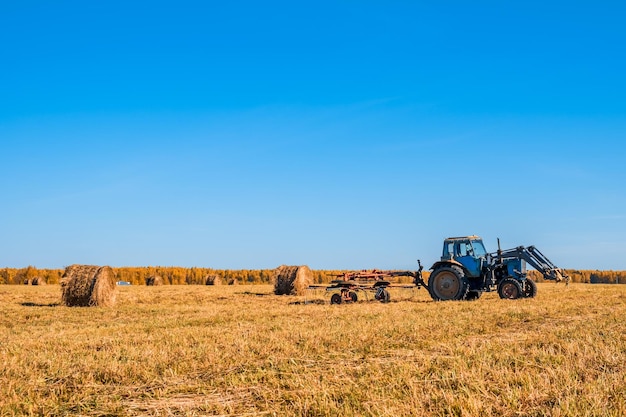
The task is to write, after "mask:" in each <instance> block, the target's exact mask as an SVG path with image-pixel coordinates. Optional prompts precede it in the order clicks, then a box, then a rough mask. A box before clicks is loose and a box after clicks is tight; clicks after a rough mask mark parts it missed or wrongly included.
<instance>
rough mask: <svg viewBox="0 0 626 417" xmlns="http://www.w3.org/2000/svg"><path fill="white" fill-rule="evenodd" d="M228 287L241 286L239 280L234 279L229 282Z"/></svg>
mask: <svg viewBox="0 0 626 417" xmlns="http://www.w3.org/2000/svg"><path fill="white" fill-rule="evenodd" d="M228 285H239V280H238V279H237V278H233V279H231V280H230V281H228Z"/></svg>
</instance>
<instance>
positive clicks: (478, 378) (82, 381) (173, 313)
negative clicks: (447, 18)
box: [0, 283, 626, 417]
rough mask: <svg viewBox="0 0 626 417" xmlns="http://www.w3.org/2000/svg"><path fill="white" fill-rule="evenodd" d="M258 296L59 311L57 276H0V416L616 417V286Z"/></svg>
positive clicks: (619, 370) (620, 365) (622, 341)
mask: <svg viewBox="0 0 626 417" xmlns="http://www.w3.org/2000/svg"><path fill="white" fill-rule="evenodd" d="M272 291H273V288H272V287H271V286H269V285H268V286H254V287H253V286H244V285H240V286H236V287H228V286H160V287H155V288H151V289H147V288H146V287H145V286H131V287H120V288H119V289H118V292H119V294H118V304H117V306H116V307H114V308H90V309H73V308H67V307H64V306H62V305H60V300H59V287H58V286H57V285H48V286H45V287H38V286H34V287H33V286H28V287H27V286H0V415H3V416H13V415H15V416H17V415H44V416H48V415H49V416H52V415H84V416H102V415H108V416H118V415H119V416H127V415H130V416H134V415H155V416H157V415H158V416H169V415H189V416H198V415H229V416H233V415H234V416H244V415H251V416H252V415H276V416H337V415H341V416H478V415H481V416H554V417H557V416H558V417H565V416H615V417H617V416H623V415H626V335H625V331H624V330H625V329H624V316H625V312H626V308H625V305H626V286H616V285H613V286H610V285H584V284H571V285H570V286H569V287H568V288H565V287H564V286H563V285H559V286H557V285H554V284H552V283H550V284H539V294H538V296H537V298H535V299H525V300H516V301H503V300H500V299H499V298H498V297H497V295H495V294H486V295H485V296H483V298H481V299H480V300H479V301H475V302H440V303H435V302H432V301H430V298H429V297H428V295H427V294H426V292H425V291H424V290H421V291H411V290H401V289H396V290H392V302H391V303H389V304H380V303H377V302H373V301H364V302H359V303H356V304H346V305H339V306H330V305H328V304H327V303H326V304H319V303H318V302H317V301H319V300H324V301H326V302H328V294H326V293H325V292H323V291H318V292H317V293H312V294H309V295H308V296H307V298H305V297H284V296H275V295H273V294H272ZM360 299H362V300H365V297H364V296H362V297H360ZM370 299H371V297H370ZM305 301H307V303H305Z"/></svg>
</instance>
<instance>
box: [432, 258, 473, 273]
mask: <svg viewBox="0 0 626 417" xmlns="http://www.w3.org/2000/svg"><path fill="white" fill-rule="evenodd" d="M452 265H455V266H458V267H459V268H461V269H463V272H467V271H466V270H465V267H464V266H463V264H462V263H461V262H457V261H455V260H454V259H449V260H445V261H437V262H435V263H434V264H433V266H431V267H430V269H431V271H434V270H435V269H437V268H439V267H441V266H452Z"/></svg>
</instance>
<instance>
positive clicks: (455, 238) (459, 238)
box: [446, 235, 482, 240]
mask: <svg viewBox="0 0 626 417" xmlns="http://www.w3.org/2000/svg"><path fill="white" fill-rule="evenodd" d="M468 239H469V240H476V239H481V240H482V238H481V237H480V236H476V235H471V236H457V237H448V238H446V240H468Z"/></svg>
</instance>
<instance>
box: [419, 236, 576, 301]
mask: <svg viewBox="0 0 626 417" xmlns="http://www.w3.org/2000/svg"><path fill="white" fill-rule="evenodd" d="M526 263H528V264H530V265H531V266H532V267H533V268H535V269H536V270H537V271H539V272H540V273H541V274H542V275H543V277H544V279H547V280H554V281H557V282H559V281H562V280H564V281H565V282H566V284H567V283H569V277H568V276H567V274H565V272H564V271H563V270H561V269H560V268H557V267H556V266H555V265H554V264H553V263H552V262H550V260H548V258H546V257H545V256H544V255H543V254H542V253H541V252H539V250H538V249H537V248H535V247H534V246H529V247H524V246H518V247H516V248H513V249H508V250H501V249H500V239H498V251H497V252H494V253H488V252H487V251H486V250H485V246H484V245H483V240H482V239H481V238H480V237H478V236H464V237H450V238H447V239H445V240H444V242H443V253H442V255H441V260H440V261H437V262H435V263H434V264H433V266H432V267H431V268H430V269H431V270H432V272H431V274H430V278H429V279H428V285H427V288H428V291H429V293H430V296H431V297H432V298H433V299H434V300H436V301H445V300H475V299H478V298H480V296H481V295H482V293H483V292H485V291H494V290H497V291H498V295H499V296H500V298H503V299H510V300H514V299H517V298H525V297H528V298H532V297H534V296H535V295H537V284H535V282H534V281H533V280H532V279H531V278H529V277H528V276H527V273H526Z"/></svg>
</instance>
